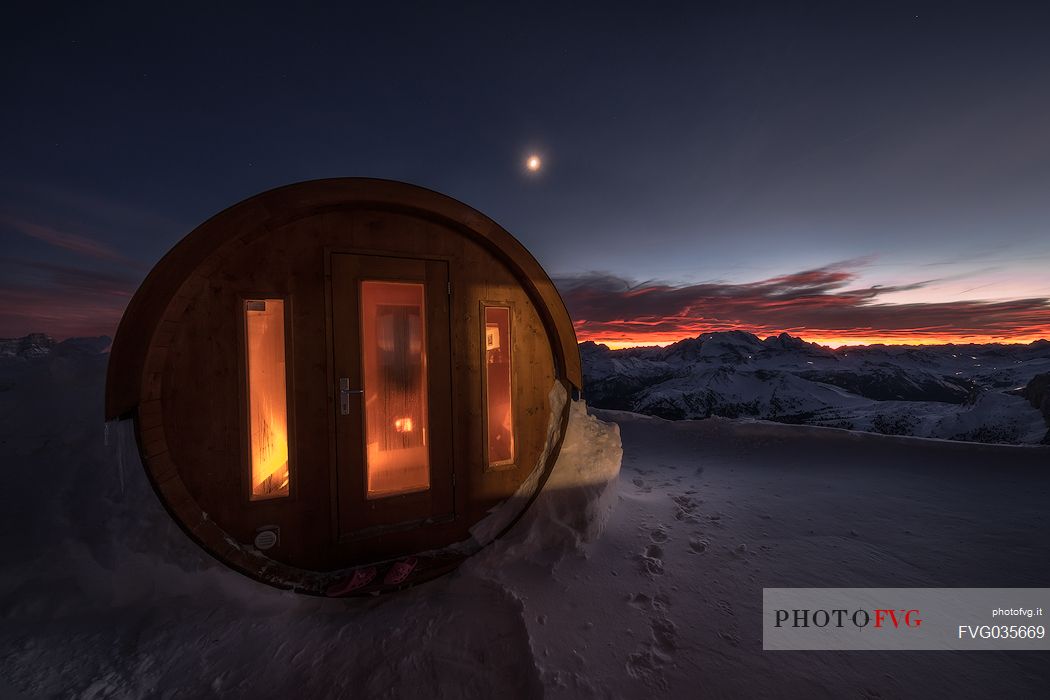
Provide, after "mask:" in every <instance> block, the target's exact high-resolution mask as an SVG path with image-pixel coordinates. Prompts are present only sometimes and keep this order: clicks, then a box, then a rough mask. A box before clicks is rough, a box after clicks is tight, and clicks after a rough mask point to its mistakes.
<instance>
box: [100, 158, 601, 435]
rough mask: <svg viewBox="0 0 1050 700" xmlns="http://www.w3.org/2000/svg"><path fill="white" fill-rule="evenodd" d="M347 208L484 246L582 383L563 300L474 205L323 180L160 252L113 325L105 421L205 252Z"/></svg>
mask: <svg viewBox="0 0 1050 700" xmlns="http://www.w3.org/2000/svg"><path fill="white" fill-rule="evenodd" d="M352 208H366V209H371V210H387V211H395V212H398V213H402V214H408V215H412V216H418V217H421V218H425V219H430V220H432V221H436V222H439V223H442V224H444V225H447V226H449V227H450V228H453V229H455V230H458V231H460V232H461V233H463V234H464V235H467V236H471V237H473V238H474V239H476V240H478V241H479V242H482V243H484V244H486V247H488V248H489V249H491V250H492V251H493V252H494V253H495V254H496V255H497V256H498V257H500V258H501V259H502V260H503V261H504V262H505V264H507V265H508V266H509V267H510V269H511V270H512V271H513V272H514V273H515V275H516V276H517V277H518V278H519V279H520V280H521V283H522V286H523V287H524V288H525V289H526V291H527V292H528V293H529V295H530V296H532V297H533V298H534V301H535V302H536V307H537V311H538V312H539V314H540V316H541V318H542V319H543V322H544V325H545V326H546V328H547V333H548V335H549V337H550V338H551V341H552V342H551V346H552V350H553V354H554V358H555V361H556V363H557V365H558V371H559V372H560V373H561V374H562V376H563V377H564V378H565V379H567V380H568V381H569V382H570V383H571V384H572V385H573V386H574V387H575V388H576V389H580V388H581V387H582V386H583V377H582V370H581V367H580V354H579V349H578V347H577V344H576V332H575V330H574V329H573V325H572V320H571V319H570V318H569V314H568V311H566V309H565V304H564V303H563V302H562V299H561V296H560V295H559V294H558V291H557V289H556V288H555V287H554V283H553V282H551V279H550V277H548V276H547V273H546V272H544V270H543V268H542V267H540V264H539V263H538V262H537V261H536V259H535V258H534V257H533V256H532V254H531V253H529V251H528V250H527V249H526V248H525V246H523V245H522V244H521V243H519V242H518V240H517V239H515V238H514V237H513V236H512V235H511V234H510V233H508V232H507V231H506V230H505V229H503V228H502V227H501V226H500V225H499V224H497V223H496V222H495V221H493V220H492V219H490V218H488V217H487V216H485V215H484V214H482V213H481V212H479V211H477V210H476V209H473V208H472V207H469V206H467V205H466V204H463V203H462V202H459V201H457V200H455V199H453V198H451V197H447V196H445V195H443V194H439V193H437V192H434V191H432V190H428V189H425V188H423V187H418V186H416V185H410V184H407V183H403V182H396V181H393V180H378V179H373V178H356V177H348V178H331V179H324V180H311V181H308V182H300V183H297V184H294V185H286V186H284V187H278V188H277V189H273V190H270V191H268V192H263V193H262V194H259V195H256V196H254V197H250V198H248V199H246V200H244V201H242V202H240V203H239V204H235V205H234V206H232V207H230V208H229V209H226V210H225V211H223V212H220V213H219V214H216V215H215V216H213V217H212V218H210V219H208V220H207V221H205V222H204V223H203V224H201V225H200V226H198V227H197V228H196V229H194V230H193V231H192V232H191V233H190V234H189V235H188V236H186V237H185V238H183V239H182V240H181V241H179V243H178V244H176V245H175V247H174V248H172V249H171V250H170V251H168V253H167V254H166V255H165V256H164V257H163V258H162V259H161V261H160V262H159V263H157V265H156V266H155V267H154V268H153V270H152V271H150V273H149V275H148V276H147V277H146V279H145V281H144V282H143V283H142V285H141V286H140V287H139V289H138V291H137V292H136V293H135V296H134V297H133V298H132V299H131V302H130V303H129V304H128V307H127V309H125V311H124V316H123V317H122V318H121V321H120V326H119V327H118V329H117V334H116V338H115V340H114V341H113V347H112V348H111V350H110V358H109V372H108V374H107V378H106V418H107V420H112V419H115V418H120V417H124V416H126V415H128V414H129V413H131V412H132V411H133V410H134V409H135V408H136V406H138V403H139V399H140V396H141V395H142V392H141V389H142V382H143V376H144V369H145V367H144V366H145V362H146V357H147V354H148V350H149V347H150V344H151V343H152V340H153V337H154V333H155V332H157V330H158V324H159V320H160V319H161V318H162V317H163V314H164V311H165V309H167V308H168V305H169V304H170V303H171V301H172V300H173V298H174V297H175V295H176V294H177V293H178V290H179V287H180V286H181V284H182V283H183V281H185V279H186V277H187V276H188V275H189V274H190V273H191V272H192V271H193V270H195V269H196V268H197V267H198V266H199V265H201V264H202V263H204V262H205V261H206V260H207V258H208V257H209V256H210V255H211V254H212V253H213V252H215V251H216V250H218V249H219V248H220V247H221V246H223V245H225V244H226V243H228V242H230V241H232V240H234V239H237V238H239V237H247V236H251V235H252V234H254V233H258V232H259V231H264V230H268V229H271V228H274V227H277V226H281V225H284V224H287V223H289V222H291V221H295V220H297V219H301V218H304V217H307V216H312V215H314V214H319V213H322V212H324V211H329V210H333V209H352ZM318 274H322V273H321V272H320V271H318Z"/></svg>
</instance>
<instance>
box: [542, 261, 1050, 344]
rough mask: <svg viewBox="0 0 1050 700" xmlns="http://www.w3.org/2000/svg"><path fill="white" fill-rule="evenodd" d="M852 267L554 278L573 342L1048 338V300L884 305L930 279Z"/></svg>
mask: <svg viewBox="0 0 1050 700" xmlns="http://www.w3.org/2000/svg"><path fill="white" fill-rule="evenodd" d="M861 264H863V261H861V260H849V261H844V262H841V263H836V264H834V265H828V266H825V267H820V268H815V269H811V270H803V271H801V272H795V273H791V274H786V275H780V276H777V277H771V278H769V279H765V280H760V281H757V282H749V283H742V284H732V283H726V282H705V283H701V284H694V285H672V284H669V283H665V282H657V281H648V282H641V283H636V282H632V281H631V280H628V279H626V278H623V277H620V276H617V275H613V274H609V273H590V274H586V275H580V276H576V277H567V278H561V279H559V280H557V281H556V284H557V286H558V288H559V289H560V290H561V292H562V296H563V298H564V299H565V303H566V306H567V307H568V309H569V314H570V315H571V316H572V318H573V319H575V324H576V331H577V334H578V336H579V337H580V339H581V340H587V339H595V340H597V339H610V340H612V339H621V340H625V341H628V340H646V339H652V340H653V342H665V341H670V340H675V339H678V338H683V337H688V336H695V335H697V334H699V333H704V332H711V331H722V330H749V331H752V332H755V333H757V334H760V335H761V334H774V333H780V332H785V331H786V332H789V333H793V334H798V335H803V336H804V337H819V338H835V337H843V338H845V337H854V338H856V337H867V338H877V337H894V338H914V339H915V340H917V341H922V340H927V341H931V340H938V339H949V338H953V339H954V338H963V337H971V336H972V337H980V338H998V339H1011V338H1017V339H1022V338H1031V337H1036V336H1050V299H1047V298H1044V297H1035V298H1029V299H1014V300H1009V301H980V300H977V301H974V300H969V301H955V302H953V301H949V302H934V303H908V304H893V303H886V302H883V301H880V297H884V296H885V295H887V294H889V293H891V292H899V291H905V290H914V289H921V288H923V287H925V286H927V285H929V284H931V283H932V282H934V281H936V280H928V281H925V282H918V283H914V284H909V285H899V286H869V287H853V286H852V284H853V282H854V281H855V280H856V278H857V274H856V272H855V269H856V268H857V267H859V266H860V265H861ZM945 342H947V340H945Z"/></svg>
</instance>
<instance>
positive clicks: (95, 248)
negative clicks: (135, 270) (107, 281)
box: [4, 219, 137, 265]
mask: <svg viewBox="0 0 1050 700" xmlns="http://www.w3.org/2000/svg"><path fill="white" fill-rule="evenodd" d="M4 223H6V224H7V225H8V226H10V227H11V228H13V229H15V230H16V231H18V232H19V233H21V234H22V235H23V236H28V237H29V238H35V239H36V240H38V241H43V242H44V243H47V244H48V245H51V246H54V247H56V248H62V249H63V250H68V251H71V252H74V253H78V254H80V255H85V256H87V257H89V258H94V259H95V260H104V261H106V262H116V263H130V264H136V265H137V263H134V261H132V260H131V259H130V258H128V257H126V256H124V255H122V254H120V253H118V252H117V251H115V250H113V249H112V248H110V247H109V246H107V245H105V244H103V243H99V242H98V241H95V240H92V239H90V238H88V237H86V236H80V235H77V234H75V233H66V232H63V231H58V230H56V229H53V228H50V227H48V226H41V225H40V224H34V223H30V222H28V221H20V220H18V219H6V220H5V221H4Z"/></svg>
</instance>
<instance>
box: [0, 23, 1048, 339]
mask: <svg viewBox="0 0 1050 700" xmlns="http://www.w3.org/2000/svg"><path fill="white" fill-rule="evenodd" d="M375 4H376V5H379V4H381V3H375ZM219 5H221V7H216V6H219ZM392 5H395V4H393V3H392ZM451 5H457V7H462V8H469V9H462V10H456V11H452V10H449V9H448V6H451ZM1048 36H1050V5H1048V4H1047V3H1019V2H1014V3H1010V2H985V3H976V4H967V3H962V2H949V3H938V4H933V3H895V2H868V3H842V2H836V3H829V4H826V5H825V4H821V3H816V2H812V3H810V2H807V3H770V4H761V3H747V2H725V3H715V2H710V3H707V2H705V3H662V4H651V5H645V4H640V3H623V4H617V3H611V2H606V3H595V4H593V5H590V6H588V7H584V6H582V5H576V4H570V3H559V4H551V5H549V6H544V5H542V4H540V3H529V4H522V5H516V6H511V5H510V4H507V3H491V2H489V3H472V4H462V5H460V4H458V3H422V4H419V5H418V6H413V5H408V4H403V5H395V6H394V7H393V9H391V8H384V9H382V10H377V9H374V8H373V9H360V8H357V7H356V6H354V4H352V3H341V4H340V5H339V6H338V8H335V9H310V10H303V9H300V8H298V7H296V5H295V4H292V3H287V4H286V5H285V6H284V7H283V8H277V7H276V6H272V9H261V6H260V4H258V3H250V4H249V3H245V4H241V5H235V4H234V3H210V4H200V5H195V4H194V5H191V4H190V3H174V4H167V5H157V4H153V3H142V4H128V5H127V6H125V7H117V6H116V5H115V4H114V5H113V6H110V7H106V8H99V7H95V6H94V4H92V3H69V4H68V7H65V8H63V7H62V6H61V3H54V4H45V3H20V4H19V6H17V7H14V8H10V9H7V10H6V11H5V20H4V22H3V23H2V26H0V56H2V59H3V60H2V62H0V88H2V93H0V94H2V95H3V101H4V104H5V109H3V110H2V111H0V126H2V128H0V153H2V154H3V155H2V160H0V163H2V168H0V242H2V248H0V336H3V337H9V336H14V335H21V334H24V333H27V332H31V331H42V332H47V333H51V334H53V335H55V336H57V337H60V338H61V337H66V336H70V335H86V334H100V333H107V334H112V333H113V331H114V329H115V327H116V323H117V321H118V319H119V317H120V314H121V313H122V311H123V308H124V306H125V304H126V303H127V301H128V299H129V298H130V295H131V294H132V293H133V292H134V290H135V289H136V287H137V286H138V284H139V282H140V281H141V280H142V278H143V277H144V275H145V274H146V272H147V271H148V270H149V268H150V267H151V266H152V265H153V264H154V263H155V262H156V261H157V260H159V259H160V257H161V256H162V255H163V254H164V252H166V251H167V250H168V249H169V248H170V247H171V246H172V245H174V244H175V243H176V242H177V241H178V240H179V239H180V238H181V237H182V236H184V235H185V234H186V233H188V232H189V231H190V230H191V229H192V228H193V227H194V226H196V225H197V224H199V223H200V222H202V221H203V220H205V219H206V218H208V217H209V216H211V215H212V214H214V213H216V212H218V211H219V210H221V209H223V208H225V207H227V206H229V205H231V204H233V203H235V202H237V201H239V200H241V199H243V198H245V197H248V196H251V195H253V194H256V193H258V192H261V191H263V190H266V189H269V188H272V187H276V186H279V185H282V184H287V183H290V182H296V181H300V180H308V179H314V178H319V177H332V176H345V175H363V176H372V177H386V178H393V179H398V180H405V181H408V182H413V183H416V184H420V185H423V186H426V187H430V188H432V189H436V190H438V191H440V192H444V193H446V194H449V195H451V196H453V197H456V198H457V199H460V200H462V201H464V202H466V203H468V204H470V205H472V206H474V207H476V208H478V209H480V210H481V211H483V212H485V213H486V214H488V215H489V216H491V217H492V218H494V219H495V220H496V221H498V222H500V223H501V224H502V225H503V226H505V227H506V228H507V229H508V230H510V231H511V232H512V233H513V234H515V235H516V236H517V237H518V238H519V239H520V240H521V241H522V242H523V243H524V244H525V245H526V246H527V247H528V248H529V249H530V250H531V251H532V252H533V253H534V254H535V255H536V257H537V258H538V259H539V261H540V262H541V263H542V264H543V265H544V267H545V268H546V269H547V270H548V272H550V273H551V275H552V276H553V277H555V278H556V280H557V281H558V284H559V287H560V288H561V290H562V293H563V295H564V296H565V300H566V303H567V305H568V307H569V311H570V313H571V314H572V316H573V318H574V319H575V320H576V323H577V332H578V334H579V336H580V339H581V340H584V339H595V340H602V341H606V342H610V344H621V345H622V344H631V343H652V342H669V341H672V340H675V339H678V338H681V337H686V336H694V335H696V334H698V333H700V332H704V331H708V330H722V329H727V328H741V329H745V330H752V331H755V332H757V333H758V334H759V335H765V334H768V333H776V332H780V331H783V330H787V331H789V332H792V333H794V334H797V335H802V336H803V337H805V338H807V339H814V340H820V341H821V342H828V343H831V344H840V343H844V342H873V341H890V342H945V341H949V340H952V341H960V340H975V341H986V340H1012V341H1029V340H1032V339H1035V338H1037V337H1050V41H1048V39H1047V37H1048ZM530 153H538V154H539V155H540V156H541V157H542V158H543V161H544V167H543V168H542V169H541V170H540V172H538V173H528V172H527V171H526V169H525V167H524V162H525V159H526V157H527V156H528V155H529V154H530Z"/></svg>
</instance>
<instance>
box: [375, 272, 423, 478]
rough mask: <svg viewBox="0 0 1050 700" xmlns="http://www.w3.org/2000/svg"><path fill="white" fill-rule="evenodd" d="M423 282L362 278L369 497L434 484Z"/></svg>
mask: <svg viewBox="0 0 1050 700" xmlns="http://www.w3.org/2000/svg"><path fill="white" fill-rule="evenodd" d="M424 308H425V307H424V304H423V285H422V284H419V283H407V282H371V281H367V282H362V283H361V343H362V352H361V357H362V365H363V366H362V369H363V370H364V371H363V375H364V399H365V442H366V444H367V450H366V461H367V474H368V478H367V482H368V486H367V493H366V496H367V497H368V498H381V497H383V496H393V495H396V494H400V493H409V492H412V491H425V490H426V489H428V488H430V454H429V450H428V446H427V445H428V441H427V382H426V377H427V355H426V323H425V314H424Z"/></svg>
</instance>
